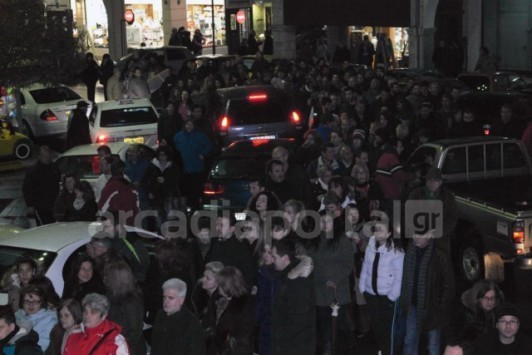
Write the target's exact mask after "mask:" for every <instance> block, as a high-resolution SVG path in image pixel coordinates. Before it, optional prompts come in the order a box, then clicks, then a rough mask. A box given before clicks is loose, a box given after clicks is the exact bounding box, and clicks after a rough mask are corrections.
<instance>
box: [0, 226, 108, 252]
mask: <svg viewBox="0 0 532 355" xmlns="http://www.w3.org/2000/svg"><path fill="white" fill-rule="evenodd" d="M98 228H99V229H98ZM100 229H101V223H99V222H69V223H53V224H47V225H44V226H40V227H37V228H31V229H27V230H25V231H22V232H20V233H14V234H12V235H9V236H4V237H2V238H0V244H1V245H2V246H7V247H13V248H24V249H38V250H44V251H49V252H54V253H57V252H58V251H59V250H61V249H63V248H64V247H67V246H69V245H71V244H74V243H78V242H79V241H82V240H84V239H87V240H88V239H90V238H91V236H92V235H94V234H95V232H96V231H98V230H100ZM91 233H92V234H91Z"/></svg>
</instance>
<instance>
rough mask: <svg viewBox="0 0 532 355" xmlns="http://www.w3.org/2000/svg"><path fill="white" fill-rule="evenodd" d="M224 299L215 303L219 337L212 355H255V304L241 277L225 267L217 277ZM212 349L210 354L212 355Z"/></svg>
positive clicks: (235, 270)
mask: <svg viewBox="0 0 532 355" xmlns="http://www.w3.org/2000/svg"><path fill="white" fill-rule="evenodd" d="M217 280H218V287H219V292H220V295H222V297H221V298H219V299H218V300H217V302H216V335H215V341H214V345H215V349H214V350H215V351H214V352H212V353H213V354H220V353H221V354H233V355H249V354H252V353H253V330H254V320H253V300H252V299H251V297H250V296H249V294H248V291H247V289H246V283H245V281H244V278H243V277H242V273H241V272H240V271H239V270H238V269H237V268H235V267H232V266H226V267H225V268H224V269H223V270H222V271H220V273H219V274H218V278H217ZM211 350H213V349H209V354H211Z"/></svg>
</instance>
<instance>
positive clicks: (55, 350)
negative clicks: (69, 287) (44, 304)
mask: <svg viewBox="0 0 532 355" xmlns="http://www.w3.org/2000/svg"><path fill="white" fill-rule="evenodd" d="M57 314H58V316H59V323H57V324H56V325H55V327H54V328H53V329H52V332H51V333H50V346H48V349H46V355H61V354H62V353H63V351H64V349H65V344H66V340H67V339H68V337H69V336H70V334H72V333H79V332H81V322H82V321H83V310H82V309H81V304H80V303H79V302H78V301H76V300H74V299H72V298H69V299H66V300H64V301H63V302H61V304H60V305H59V307H58V308H57Z"/></svg>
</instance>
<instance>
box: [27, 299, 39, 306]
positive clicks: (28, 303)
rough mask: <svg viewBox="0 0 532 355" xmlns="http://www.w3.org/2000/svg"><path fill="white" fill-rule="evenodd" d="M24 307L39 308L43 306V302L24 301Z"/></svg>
mask: <svg viewBox="0 0 532 355" xmlns="http://www.w3.org/2000/svg"><path fill="white" fill-rule="evenodd" d="M23 303H24V306H37V305H40V304H41V300H33V301H31V300H24V302H23Z"/></svg>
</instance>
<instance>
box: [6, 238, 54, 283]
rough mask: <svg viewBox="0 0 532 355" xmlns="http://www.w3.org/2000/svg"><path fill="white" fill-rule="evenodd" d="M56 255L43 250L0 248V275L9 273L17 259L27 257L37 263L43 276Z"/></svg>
mask: <svg viewBox="0 0 532 355" xmlns="http://www.w3.org/2000/svg"><path fill="white" fill-rule="evenodd" d="M56 255H57V254H56V253H52V252H49V251H44V250H36V249H26V248H14V247H6V246H0V275H5V273H6V272H8V271H9V272H11V268H12V266H13V265H15V263H16V261H17V259H18V258H19V257H21V256H29V257H31V258H32V259H33V260H35V261H37V263H38V264H39V266H40V271H41V272H42V273H43V274H44V273H45V272H46V270H48V268H49V267H50V265H51V264H52V262H53V261H54V259H55V257H56ZM4 279H5V278H4Z"/></svg>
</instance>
